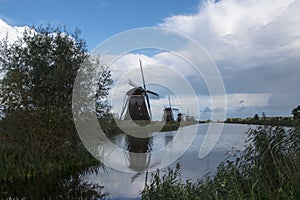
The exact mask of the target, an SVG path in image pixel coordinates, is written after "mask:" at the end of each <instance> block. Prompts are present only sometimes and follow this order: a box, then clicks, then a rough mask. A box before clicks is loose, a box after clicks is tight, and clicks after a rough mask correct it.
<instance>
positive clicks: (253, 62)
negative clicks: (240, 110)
mask: <svg viewBox="0 0 300 200" xmlns="http://www.w3.org/2000/svg"><path fill="white" fill-rule="evenodd" d="M299 10H300V2H299V1H295V0H285V1H283V0H275V1H271V2H270V1H268V0H251V1H241V0H223V1H219V2H215V1H205V2H203V3H201V4H200V6H199V10H198V12H197V13H196V14H194V15H186V16H185V15H177V16H172V17H169V18H166V19H165V20H164V21H163V23H160V24H159V26H161V27H167V28H171V29H175V30H178V31H180V32H183V33H185V34H187V35H189V36H190V37H192V38H194V39H196V40H197V41H198V42H199V43H200V44H202V45H203V46H204V47H205V48H206V50H207V51H208V53H209V54H210V55H211V56H212V58H213V59H214V61H215V62H216V64H217V66H218V67H219V69H220V71H221V74H222V77H223V79H224V82H225V87H226V91H227V92H228V94H229V96H230V98H235V97H240V96H241V94H243V95H246V96H247V97H248V99H251V101H250V102H249V101H245V102H244V104H248V105H244V106H245V107H248V108H250V107H253V108H257V107H262V108H265V109H273V111H272V113H274V114H276V109H277V110H278V112H277V114H278V115H280V114H286V113H289V109H292V108H293V106H295V104H297V103H296V102H298V104H300V94H299V93H297V91H298V90H299V89H298V83H299V81H300V76H299V74H300V67H299V63H300V29H298V27H300V12H299ZM191 57H192V56H191ZM257 94H262V96H259V95H257ZM283 96H284V97H285V98H284V99H285V101H284V102H282V106H281V107H280V103H278V102H280V101H283V98H282V97H283ZM250 97H251V98H250ZM238 99H239V98H237V101H236V102H235V105H237V106H239V102H238ZM268 99H271V100H269V101H268ZM231 100H232V101H234V99H231ZM261 101H262V102H261ZM229 102H230V101H229ZM287 104H288V105H289V106H288V105H287ZM232 106H234V105H232ZM229 109H230V106H229ZM283 109H286V110H285V111H284V112H283ZM233 114H234V113H233Z"/></svg>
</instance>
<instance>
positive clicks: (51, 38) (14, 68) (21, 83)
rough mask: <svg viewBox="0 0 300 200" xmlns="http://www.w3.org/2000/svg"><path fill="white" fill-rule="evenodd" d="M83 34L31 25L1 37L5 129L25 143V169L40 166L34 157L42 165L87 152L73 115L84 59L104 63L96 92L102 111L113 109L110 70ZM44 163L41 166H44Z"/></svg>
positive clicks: (10, 136) (1, 97) (99, 65)
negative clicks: (92, 53)
mask: <svg viewBox="0 0 300 200" xmlns="http://www.w3.org/2000/svg"><path fill="white" fill-rule="evenodd" d="M79 36H80V32H79V31H78V30H76V31H75V32H74V33H69V32H67V31H66V30H61V29H60V28H53V27H50V26H47V27H39V28H36V29H35V30H33V29H30V30H27V31H25V33H24V34H23V37H22V38H19V39H18V40H17V41H16V42H14V43H9V42H8V41H7V40H3V41H1V42H0V70H1V71H0V72H1V74H2V76H3V78H2V80H1V81H0V100H1V110H2V112H3V113H2V120H1V121H0V125H1V127H0V128H1V133H0V134H2V135H5V138H7V140H9V141H12V143H13V144H14V145H19V146H18V148H21V147H22V149H20V153H21V154H22V156H21V157H22V158H24V159H23V160H24V162H27V160H28V162H29V164H28V163H27V164H26V163H25V164H24V167H22V169H23V168H24V170H26V169H27V167H31V168H34V166H33V164H32V163H34V164H37V165H38V163H42V162H44V161H45V159H44V158H47V159H49V160H50V161H51V162H52V161H53V160H56V161H57V159H62V158H65V159H75V160H76V159H78V157H80V155H84V156H85V157H86V156H87V153H86V151H85V150H84V148H82V145H81V144H80V140H79V138H78V135H77V133H76V130H75V126H74V123H73V119H72V91H73V84H74V81H75V78H76V75H77V71H78V70H79V69H80V67H81V66H82V64H85V63H89V65H90V68H93V67H97V68H99V69H100V73H98V74H100V77H99V78H98V79H95V78H94V79H95V80H97V83H96V87H97V88H96V89H95V93H94V94H90V95H93V96H94V99H95V101H96V102H97V103H96V105H98V107H99V109H97V111H98V112H99V113H104V112H106V111H107V110H108V109H109V108H108V107H107V106H106V105H107V103H106V96H107V94H108V90H109V88H110V85H111V84H112V81H111V78H110V71H109V70H108V68H107V67H105V65H103V64H102V63H101V62H100V59H98V58H92V57H91V56H89V54H88V52H87V49H86V46H85V42H84V40H83V39H81V38H80V37H79ZM96 65H97V66H96ZM87 73H88V72H87ZM94 84H95V83H94ZM20 144H22V145H20ZM84 152H85V153H84ZM42 154H43V155H44V156H42ZM87 157H88V156H87ZM79 160H80V162H81V161H82V160H83V159H82V158H79ZM76 162H78V160H77V161H76ZM59 163H61V160H59ZM69 163H71V162H69ZM44 164H45V163H43V164H42V166H36V168H37V169H38V170H39V169H42V168H44ZM47 165H48V164H47ZM49 166H55V165H49ZM31 170H32V169H29V171H31Z"/></svg>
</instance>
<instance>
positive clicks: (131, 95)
mask: <svg viewBox="0 0 300 200" xmlns="http://www.w3.org/2000/svg"><path fill="white" fill-rule="evenodd" d="M139 61H140V68H141V76H142V80H143V87H142V86H138V85H137V84H135V83H133V82H132V81H131V80H129V85H131V86H133V88H132V89H130V90H129V91H127V93H126V95H125V99H124V104H123V108H122V111H121V115H120V119H123V120H134V121H136V120H151V118H152V113H151V106H150V100H149V94H151V95H154V96H156V97H159V95H158V94H157V93H155V92H152V91H150V90H147V88H146V83H145V78H144V72H143V67H142V61H141V60H139Z"/></svg>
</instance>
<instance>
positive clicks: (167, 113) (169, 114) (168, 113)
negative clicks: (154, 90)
mask: <svg viewBox="0 0 300 200" xmlns="http://www.w3.org/2000/svg"><path fill="white" fill-rule="evenodd" d="M168 99H169V107H165V108H164V115H163V121H166V122H170V121H175V118H174V113H173V111H174V110H176V111H178V109H177V108H172V105H171V99H170V96H168Z"/></svg>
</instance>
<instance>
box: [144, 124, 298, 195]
mask: <svg viewBox="0 0 300 200" xmlns="http://www.w3.org/2000/svg"><path fill="white" fill-rule="evenodd" d="M248 139H249V140H251V141H252V142H251V145H250V146H249V147H248V148H246V149H245V150H244V151H243V152H242V153H241V155H240V156H239V157H238V158H236V160H235V161H232V159H228V160H226V161H224V162H222V163H221V164H220V165H219V167H218V169H217V171H216V174H215V175H214V176H213V177H210V178H208V179H207V180H197V181H196V182H190V181H188V182H186V183H182V180H181V176H180V166H179V165H177V167H176V169H169V172H168V173H167V174H165V175H163V176H161V175H160V172H159V171H157V172H156V173H155V174H152V178H151V181H150V183H149V184H146V185H145V188H144V190H143V191H142V192H141V196H142V199H300V188H299V185H300V129H299V128H292V129H288V130H287V129H286V128H282V127H270V126H264V127H258V128H257V129H250V130H249V132H248Z"/></svg>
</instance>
